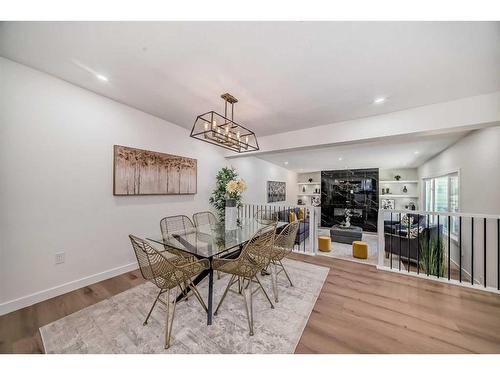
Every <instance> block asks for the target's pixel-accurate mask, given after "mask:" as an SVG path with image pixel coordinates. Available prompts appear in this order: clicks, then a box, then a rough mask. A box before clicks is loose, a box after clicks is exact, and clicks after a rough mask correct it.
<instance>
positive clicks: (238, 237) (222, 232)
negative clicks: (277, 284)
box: [146, 219, 287, 258]
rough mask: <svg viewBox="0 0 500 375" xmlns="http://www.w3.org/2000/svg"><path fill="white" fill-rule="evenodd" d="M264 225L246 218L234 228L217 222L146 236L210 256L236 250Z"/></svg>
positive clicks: (155, 240)
mask: <svg viewBox="0 0 500 375" xmlns="http://www.w3.org/2000/svg"><path fill="white" fill-rule="evenodd" d="M286 224H287V223H285V222H278V225H277V227H278V228H281V227H283V226H285V225H286ZM265 227H269V224H267V223H264V222H262V221H261V220H259V221H257V220H255V219H248V220H246V221H243V222H242V223H241V225H240V226H238V227H237V228H236V229H234V230H226V228H225V226H224V223H218V224H215V225H201V226H199V227H198V228H193V229H192V230H188V231H187V232H182V233H178V234H176V233H173V234H171V235H169V236H168V237H167V238H165V239H163V237H162V236H161V235H158V236H150V237H146V238H147V239H148V240H149V241H152V242H155V243H158V244H161V245H163V246H169V247H173V248H174V249H177V250H182V251H184V252H187V253H190V254H193V255H195V256H197V257H203V258H210V257H213V256H216V255H218V254H222V253H224V252H229V251H230V250H237V249H238V248H239V246H240V245H243V244H245V243H246V242H248V241H249V240H250V239H251V238H252V236H253V235H254V233H255V232H257V231H258V230H260V229H262V228H265Z"/></svg>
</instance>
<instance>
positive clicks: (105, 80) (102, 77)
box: [96, 74, 109, 82]
mask: <svg viewBox="0 0 500 375" xmlns="http://www.w3.org/2000/svg"><path fill="white" fill-rule="evenodd" d="M96 77H97V79H99V80H101V81H104V82H108V81H109V79H108V77H106V76H103V75H102V74H96Z"/></svg>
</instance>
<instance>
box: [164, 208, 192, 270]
mask: <svg viewBox="0 0 500 375" xmlns="http://www.w3.org/2000/svg"><path fill="white" fill-rule="evenodd" d="M160 229H161V235H162V237H163V241H167V240H168V238H169V236H172V235H173V234H179V235H184V234H188V233H190V232H194V231H195V230H196V228H195V226H194V225H193V222H192V221H191V219H190V218H189V217H187V216H186V215H175V216H167V217H164V218H163V219H161V220H160ZM164 247H165V250H167V251H169V252H171V253H173V254H175V255H178V256H181V257H184V258H188V259H190V260H191V261H195V260H196V258H195V257H194V256H193V255H191V254H188V253H186V252H184V251H181V250H178V249H175V248H173V247H170V246H167V245H164Z"/></svg>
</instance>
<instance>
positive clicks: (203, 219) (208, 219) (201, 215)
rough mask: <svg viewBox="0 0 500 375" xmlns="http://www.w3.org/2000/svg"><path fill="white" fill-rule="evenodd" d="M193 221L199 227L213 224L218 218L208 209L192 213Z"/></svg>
mask: <svg viewBox="0 0 500 375" xmlns="http://www.w3.org/2000/svg"><path fill="white" fill-rule="evenodd" d="M193 223H194V225H195V226H196V227H199V226H201V225H215V224H217V223H218V220H217V218H216V217H215V215H214V214H213V213H211V212H210V211H203V212H197V213H195V214H193Z"/></svg>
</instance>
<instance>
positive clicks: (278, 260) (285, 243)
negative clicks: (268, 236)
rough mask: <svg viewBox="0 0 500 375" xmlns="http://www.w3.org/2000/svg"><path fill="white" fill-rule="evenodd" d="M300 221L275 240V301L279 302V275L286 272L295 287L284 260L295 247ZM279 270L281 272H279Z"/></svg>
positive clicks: (272, 273)
mask: <svg viewBox="0 0 500 375" xmlns="http://www.w3.org/2000/svg"><path fill="white" fill-rule="evenodd" d="M299 225H300V221H298V220H296V221H293V222H291V223H290V224H288V225H287V226H286V227H285V228H283V230H282V231H281V232H279V234H277V235H276V237H275V238H274V245H273V248H272V250H271V256H270V257H271V262H270V266H271V281H272V286H273V293H274V301H275V302H278V275H279V274H280V273H281V272H284V273H285V275H286V278H287V279H288V281H289V282H290V286H293V283H292V279H291V278H290V275H289V274H288V272H287V270H286V268H285V266H284V265H283V263H282V260H283V258H285V257H286V256H287V255H288V254H290V253H291V252H292V250H293V246H294V245H295V237H296V236H297V232H298V230H299ZM278 268H279V271H278Z"/></svg>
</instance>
